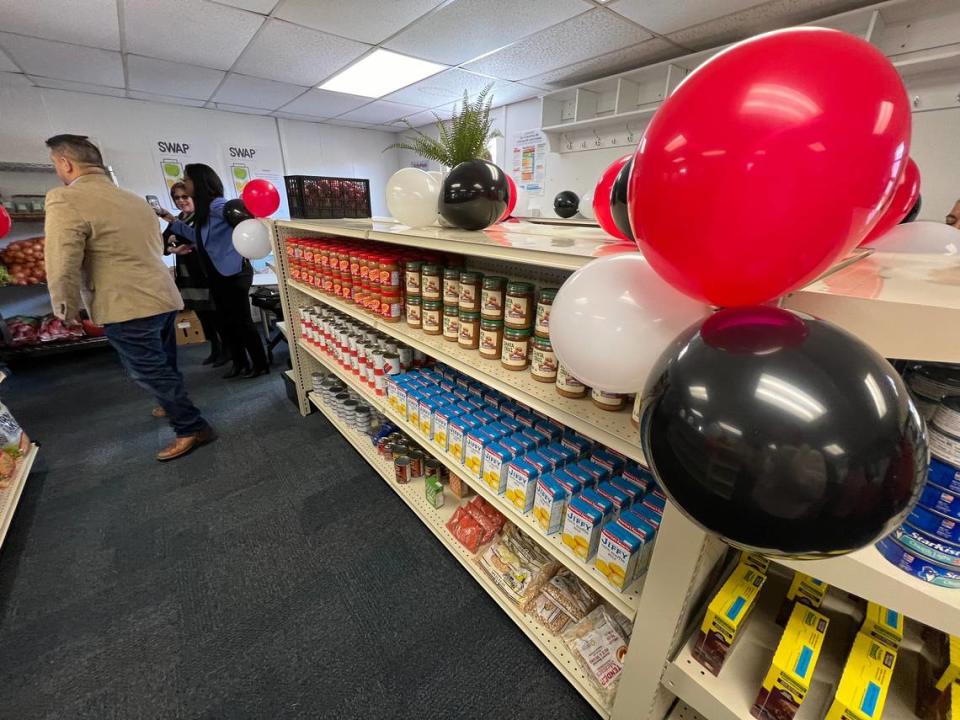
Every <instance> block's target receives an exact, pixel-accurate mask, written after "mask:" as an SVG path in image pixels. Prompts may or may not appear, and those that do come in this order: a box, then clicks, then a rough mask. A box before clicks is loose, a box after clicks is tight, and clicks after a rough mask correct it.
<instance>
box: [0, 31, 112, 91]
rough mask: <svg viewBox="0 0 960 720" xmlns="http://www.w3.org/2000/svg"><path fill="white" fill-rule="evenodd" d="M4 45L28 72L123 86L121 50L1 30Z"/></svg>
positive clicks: (61, 78)
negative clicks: (90, 46) (104, 48)
mask: <svg viewBox="0 0 960 720" xmlns="http://www.w3.org/2000/svg"><path fill="white" fill-rule="evenodd" d="M0 46H2V47H3V49H4V50H6V52H7V53H8V54H9V55H10V57H12V58H13V59H14V60H15V61H16V63H17V64H18V65H19V66H20V67H21V68H23V71H24V72H25V73H27V74H28V75H41V76H43V77H47V78H55V79H57V80H74V81H76V82H84V83H91V84H94V85H109V86H111V87H118V88H122V87H123V63H122V62H121V60H120V53H118V52H113V51H111V50H95V49H94V48H86V47H80V46H79V45H67V44H65V43H58V42H52V41H50V40H38V39H37V38H28V37H24V36H22V35H10V34H8V33H0Z"/></svg>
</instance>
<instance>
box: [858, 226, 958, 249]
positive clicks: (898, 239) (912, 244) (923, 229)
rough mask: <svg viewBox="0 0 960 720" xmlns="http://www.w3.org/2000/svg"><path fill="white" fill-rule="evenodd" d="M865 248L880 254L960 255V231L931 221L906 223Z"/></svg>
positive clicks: (893, 228) (890, 230)
mask: <svg viewBox="0 0 960 720" xmlns="http://www.w3.org/2000/svg"><path fill="white" fill-rule="evenodd" d="M864 247H868V248H872V249H874V250H877V251H879V252H892V253H927V254H934V255H957V254H958V253H960V230H957V228H955V227H953V226H952V225H947V224H946V223H939V222H930V221H929V220H921V221H919V222H912V223H904V224H903V225H894V226H893V227H892V228H890V229H889V230H888V231H887V232H885V233H884V234H883V235H881V236H880V237H878V238H877V239H876V240H874V241H873V242H871V243H868V244H866V245H864Z"/></svg>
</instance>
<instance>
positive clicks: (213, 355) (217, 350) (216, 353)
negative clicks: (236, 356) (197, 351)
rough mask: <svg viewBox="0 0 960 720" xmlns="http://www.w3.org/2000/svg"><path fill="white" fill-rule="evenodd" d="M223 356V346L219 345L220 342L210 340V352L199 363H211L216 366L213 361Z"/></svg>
mask: <svg viewBox="0 0 960 720" xmlns="http://www.w3.org/2000/svg"><path fill="white" fill-rule="evenodd" d="M221 357H223V348H221V347H220V343H219V342H218V341H215V340H211V341H210V354H209V355H207V356H206V357H205V358H204V359H203V362H201V363H200V364H201V365H213V366H214V367H216V365H215V363H216V362H217V360H219V359H220V358H221Z"/></svg>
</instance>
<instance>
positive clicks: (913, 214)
mask: <svg viewBox="0 0 960 720" xmlns="http://www.w3.org/2000/svg"><path fill="white" fill-rule="evenodd" d="M922 201H923V198H922V197H921V196H920V195H917V201H916V202H915V203H914V204H913V207H912V208H910V212H908V213H907V214H906V217H904V218H903V220H901V221H900V224H901V225H903V224H904V223H908V222H913V221H914V220H916V219H917V215H919V214H920V205H921V204H922Z"/></svg>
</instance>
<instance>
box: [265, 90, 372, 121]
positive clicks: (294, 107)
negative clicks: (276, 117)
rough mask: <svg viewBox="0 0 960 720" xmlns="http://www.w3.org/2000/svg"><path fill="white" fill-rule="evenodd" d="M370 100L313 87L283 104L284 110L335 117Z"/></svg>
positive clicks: (300, 113)
mask: <svg viewBox="0 0 960 720" xmlns="http://www.w3.org/2000/svg"><path fill="white" fill-rule="evenodd" d="M368 102H370V98H365V97H360V96H359V95H344V94H343V93H336V92H330V91H329V90H317V89H313V90H311V91H310V92H308V93H304V94H303V95H301V96H300V97H298V98H297V99H296V100H294V101H293V102H292V103H290V104H288V105H284V106H283V110H284V112H289V113H296V114H299V115H312V116H314V117H325V118H327V117H335V116H336V115H342V114H343V113H345V112H348V111H350V110H354V109H355V108H358V107H360V106H361V105H366V104H367V103H368Z"/></svg>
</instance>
